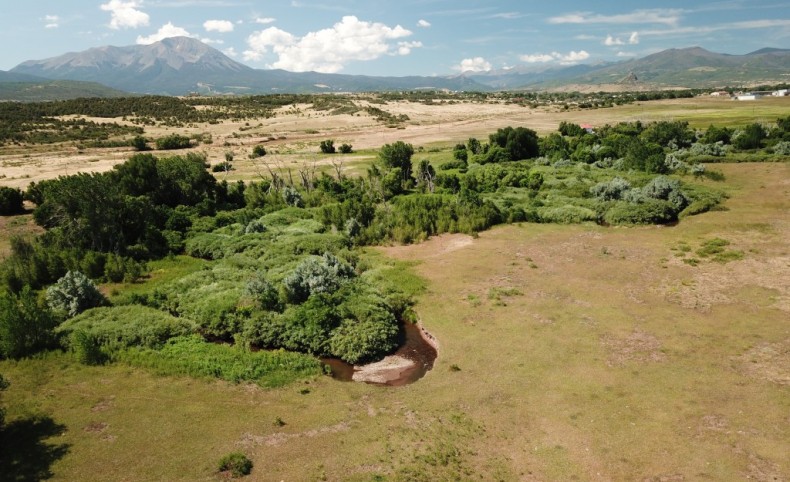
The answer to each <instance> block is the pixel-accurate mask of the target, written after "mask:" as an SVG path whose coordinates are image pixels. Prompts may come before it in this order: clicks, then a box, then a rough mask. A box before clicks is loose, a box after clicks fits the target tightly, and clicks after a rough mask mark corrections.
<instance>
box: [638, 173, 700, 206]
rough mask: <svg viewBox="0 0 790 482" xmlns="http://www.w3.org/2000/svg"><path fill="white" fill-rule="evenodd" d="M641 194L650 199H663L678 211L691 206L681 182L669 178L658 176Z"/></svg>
mask: <svg viewBox="0 0 790 482" xmlns="http://www.w3.org/2000/svg"><path fill="white" fill-rule="evenodd" d="M641 194H642V195H643V196H645V197H648V198H653V199H663V200H665V201H669V203H670V204H671V205H672V206H673V207H674V208H675V209H677V210H678V211H681V210H682V209H683V208H685V207H686V206H688V205H689V202H690V200H689V198H688V197H687V196H686V194H685V193H684V192H683V190H682V189H681V187H680V181H678V180H677V179H672V178H669V177H667V176H656V177H654V178H653V179H652V180H651V181H650V182H649V183H647V184H646V185H645V186H644V187H643V188H642V189H641Z"/></svg>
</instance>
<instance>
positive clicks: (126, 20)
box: [99, 0, 149, 30]
mask: <svg viewBox="0 0 790 482" xmlns="http://www.w3.org/2000/svg"><path fill="white" fill-rule="evenodd" d="M140 6H141V2H138V1H136V0H130V1H128V2H124V1H123V0H110V1H109V2H107V3H103V4H101V5H99V8H100V9H102V10H104V11H105V12H110V28H112V29H115V30H120V29H122V28H137V27H145V26H146V25H148V21H149V17H148V14H147V13H145V12H143V11H142V10H138V8H140Z"/></svg>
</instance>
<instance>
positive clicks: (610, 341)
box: [601, 330, 667, 366]
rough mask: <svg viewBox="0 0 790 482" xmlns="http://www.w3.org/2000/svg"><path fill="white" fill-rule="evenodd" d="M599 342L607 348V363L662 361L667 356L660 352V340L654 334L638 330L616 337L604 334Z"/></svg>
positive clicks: (613, 364)
mask: <svg viewBox="0 0 790 482" xmlns="http://www.w3.org/2000/svg"><path fill="white" fill-rule="evenodd" d="M601 343H602V344H603V345H604V346H605V347H606V348H608V349H609V352H610V353H609V358H608V359H607V362H606V363H607V365H609V366H622V365H625V364H626V363H632V362H637V363H648V362H662V361H664V360H666V358H667V356H666V355H665V354H664V353H662V352H661V342H660V341H659V340H658V338H656V337H655V336H653V335H651V334H649V333H645V332H643V331H640V330H634V332H633V333H631V334H630V335H628V336H626V337H624V338H618V337H614V336H612V335H605V336H603V337H602V338H601Z"/></svg>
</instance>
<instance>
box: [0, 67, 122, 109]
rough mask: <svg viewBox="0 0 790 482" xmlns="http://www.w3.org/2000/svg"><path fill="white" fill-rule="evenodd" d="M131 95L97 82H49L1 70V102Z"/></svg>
mask: <svg viewBox="0 0 790 482" xmlns="http://www.w3.org/2000/svg"><path fill="white" fill-rule="evenodd" d="M128 95H130V94H129V93H128V92H123V91H120V90H116V89H111V88H110V87H107V86H106V85H102V84H99V83H96V82H81V81H76V80H49V79H45V78H43V77H36V76H33V75H27V74H19V73H15V72H5V71H2V70H0V101H19V102H41V101H47V100H66V99H76V98H78V97H123V96H128Z"/></svg>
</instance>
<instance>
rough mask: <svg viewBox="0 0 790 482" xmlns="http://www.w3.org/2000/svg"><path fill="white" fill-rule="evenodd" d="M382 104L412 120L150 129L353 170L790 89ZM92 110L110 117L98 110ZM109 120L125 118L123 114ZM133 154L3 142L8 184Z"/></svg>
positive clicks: (735, 108)
mask: <svg viewBox="0 0 790 482" xmlns="http://www.w3.org/2000/svg"><path fill="white" fill-rule="evenodd" d="M380 107H381V108H383V109H384V110H386V111H387V112H389V113H391V114H393V115H399V114H405V115H408V116H409V120H408V121H406V122H405V123H404V124H403V126H402V127H403V128H390V127H386V126H384V125H382V124H380V123H378V122H376V120H375V119H373V118H372V117H370V116H369V115H367V114H364V113H360V114H359V115H345V114H344V115H329V114H327V113H326V112H322V111H315V110H312V109H311V108H310V106H309V105H297V106H289V107H287V108H281V109H279V110H278V112H277V115H276V116H275V117H272V118H269V119H257V120H251V121H247V122H238V123H233V122H224V123H221V124H218V125H209V124H205V125H200V126H196V127H191V128H165V127H147V128H146V131H145V135H146V136H147V137H149V138H152V139H155V138H158V137H162V136H165V135H168V134H172V133H179V134H186V135H193V134H201V133H208V134H210V135H211V137H212V143H211V144H207V143H202V144H201V145H199V146H198V147H196V148H194V149H192V150H194V151H196V152H205V153H206V154H207V156H208V159H209V162H211V163H212V164H216V163H219V162H221V161H223V160H224V159H225V153H227V152H231V153H233V155H234V166H235V168H236V170H235V171H232V172H231V173H230V174H229V176H228V180H236V179H245V180H246V179H256V178H258V177H259V176H267V171H266V167H265V165H266V164H267V163H268V164H271V165H277V166H279V167H280V168H292V169H297V168H299V167H301V166H304V165H314V164H315V165H316V166H319V167H321V168H326V169H328V168H329V165H330V164H331V163H332V162H334V163H342V164H343V165H344V168H345V169H346V170H347V172H349V173H352V174H353V173H358V172H360V171H364V166H366V165H367V164H369V162H370V161H371V160H372V159H373V158H374V157H375V152H374V150H376V149H378V148H379V147H381V146H382V145H384V144H387V143H392V142H395V141H398V140H402V141H404V142H409V143H411V144H413V145H414V146H415V148H419V147H423V148H426V149H428V148H431V147H437V146H448V145H453V144H456V143H458V142H465V141H466V140H467V139H468V138H469V137H477V138H479V139H481V140H486V139H487V138H488V134H490V133H492V132H494V131H496V130H497V129H498V128H501V127H506V126H513V127H517V126H524V127H529V128H531V129H534V130H536V131H537V132H538V133H539V134H541V135H544V134H547V133H549V132H551V131H554V130H556V129H557V127H558V126H559V123H560V122H561V121H568V122H575V123H581V124H591V125H594V126H596V125H603V124H607V123H616V122H621V121H636V120H641V121H643V122H651V121H658V120H686V121H689V122H690V123H691V124H692V125H693V126H695V127H699V128H705V127H707V126H708V125H710V124H712V123H713V124H716V125H722V124H727V125H739V124H746V123H748V122H765V123H771V122H774V121H775V120H776V119H777V118H778V117H781V116H786V115H787V113H788V112H790V97H788V98H781V97H779V98H765V99H761V100H759V101H756V102H735V101H731V100H728V99H718V98H713V97H698V98H694V99H677V100H663V101H653V102H642V103H635V104H631V105H625V106H619V107H613V108H609V109H595V110H575V111H573V110H572V111H562V110H561V109H559V108H558V107H551V106H549V107H539V108H535V109H532V108H529V107H520V106H518V105H515V104H505V103H471V102H462V103H455V104H450V103H445V104H438V103H437V104H436V105H425V104H422V103H414V102H389V103H387V104H386V105H383V106H380ZM90 120H94V121H97V122H102V121H108V120H107V119H98V118H91V119H90ZM110 121H112V122H118V123H124V121H123V120H121V119H111V120H110ZM245 124H249V125H245ZM270 138H274V140H269V139H270ZM325 139H333V140H334V141H335V146H339V145H340V144H342V143H348V144H351V145H352V146H353V147H354V150H355V151H359V153H358V154H355V155H339V154H335V155H331V156H327V155H323V154H321V153H320V151H319V149H318V145H319V143H320V142H321V141H322V140H325ZM226 143H227V145H226ZM260 143H263V144H264V145H265V146H266V149H267V151H269V155H267V156H266V157H265V158H263V159H260V160H258V161H255V162H253V161H251V160H250V159H249V157H248V156H249V154H250V153H251V152H252V148H253V147H254V146H255V145H257V144H260ZM152 152H153V153H154V154H155V155H158V156H168V155H174V154H178V153H183V152H185V151H152ZM133 154H134V152H133V151H132V149H131V148H114V149H112V148H104V149H92V148H84V149H79V148H78V147H76V146H74V145H73V144H72V143H67V144H65V145H60V146H58V145H55V146H28V147H19V146H13V147H10V146H7V147H0V185H3V186H11V187H19V188H24V187H26V186H27V185H28V184H29V183H30V182H31V181H40V180H42V179H50V178H54V177H57V176H61V175H68V174H75V173H77V172H91V171H95V172H103V171H107V170H110V169H112V166H114V165H116V164H119V163H121V162H124V161H125V160H126V159H127V158H128V157H129V156H131V155H133ZM218 177H222V175H219V176H218Z"/></svg>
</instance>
